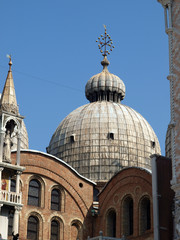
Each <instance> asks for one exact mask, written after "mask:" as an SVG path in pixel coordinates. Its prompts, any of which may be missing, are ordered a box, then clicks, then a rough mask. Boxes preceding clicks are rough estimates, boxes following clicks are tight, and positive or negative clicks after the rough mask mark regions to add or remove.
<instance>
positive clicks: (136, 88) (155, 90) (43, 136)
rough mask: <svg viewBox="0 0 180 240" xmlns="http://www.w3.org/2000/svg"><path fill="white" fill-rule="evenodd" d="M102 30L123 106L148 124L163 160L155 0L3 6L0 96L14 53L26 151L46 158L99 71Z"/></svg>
mask: <svg viewBox="0 0 180 240" xmlns="http://www.w3.org/2000/svg"><path fill="white" fill-rule="evenodd" d="M103 24H105V25H106V26H107V31H108V33H109V34H110V35H111V37H112V40H113V43H114V45H115V49H114V50H113V52H112V53H111V55H110V56H109V57H108V59H109V61H110V66H109V71H110V72H112V73H114V74H116V75H118V76H119V77H120V78H121V79H122V80H123V81H124V83H125V85H126V97H125V99H124V100H123V101H122V103H123V104H125V105H128V106H130V107H132V108H133V109H135V110H136V111H138V112H139V113H141V114H142V115H143V117H144V118H145V119H146V120H147V121H148V122H149V123H150V124H151V126H152V127H153V129H154V131H155V133H156V134H157V136H158V138H159V141H160V145H161V149H162V154H163V155H164V148H165V144H164V142H165V135H166V130H167V126H168V123H169V121H170V116H169V115H170V106H169V105H170V104H169V102H170V100H169V82H168V80H167V79H166V77H167V75H168V73H169V70H168V38H167V35H166V34H165V31H164V16H163V8H162V6H161V5H160V4H159V3H158V2H157V1H156V0H146V1H145V0H137V1H135V0H111V1H107V0H91V1H87V0H77V1H74V0H66V1H65V0H52V1H50V0H38V1H37V0H36V1H35V0H32V1H25V0H18V1H13V0H10V1H1V2H0V43H1V44H0V91H1V92H2V89H3V86H4V82H5V79H6V76H7V71H8V59H7V58H6V55H7V54H11V55H12V61H13V66H12V69H13V78H14V83H15V89H16V95H17V101H18V104H19V109H20V113H21V115H23V116H25V124H26V127H27V130H28V135H29V146H30V149H35V150H40V151H46V150H45V149H46V147H47V146H48V144H49V141H50V139H51V136H52V134H53V133H54V131H55V129H56V128H57V126H58V125H59V123H60V122H61V121H62V120H63V119H64V118H65V117H66V116H67V115H68V114H69V113H70V112H71V111H73V110H74V109H76V108H77V107H79V106H81V105H84V104H86V103H88V101H87V100H86V98H85V91H84V88H85V84H86V82H87V81H88V79H89V78H90V77H91V76H92V75H94V74H96V73H98V72H100V71H101V70H102V66H101V65H100V61H101V60H102V56H101V54H100V53H99V50H98V46H97V43H96V39H97V38H98V37H99V35H100V34H102V33H103V32H104V29H103Z"/></svg>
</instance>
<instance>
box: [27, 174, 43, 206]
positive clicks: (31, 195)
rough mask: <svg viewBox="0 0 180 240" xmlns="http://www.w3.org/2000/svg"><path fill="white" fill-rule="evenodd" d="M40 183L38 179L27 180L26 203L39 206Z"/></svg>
mask: <svg viewBox="0 0 180 240" xmlns="http://www.w3.org/2000/svg"><path fill="white" fill-rule="evenodd" d="M40 198H41V184H40V183H39V181H38V180H36V179H32V180H31V181H30V182H29V192H28V205H33V206H37V207H38V206H40Z"/></svg>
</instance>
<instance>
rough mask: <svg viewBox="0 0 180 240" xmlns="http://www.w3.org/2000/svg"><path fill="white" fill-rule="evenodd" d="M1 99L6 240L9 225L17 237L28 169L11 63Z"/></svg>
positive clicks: (0, 176) (1, 212) (0, 189)
mask: <svg viewBox="0 0 180 240" xmlns="http://www.w3.org/2000/svg"><path fill="white" fill-rule="evenodd" d="M9 58H10V60H9V71H8V75H7V78H6V82H5V85H4V89H3V93H2V96H1V99H0V222H1V224H0V233H1V237H2V238H3V239H7V238H8V235H12V232H11V233H10V232H9V234H8V226H10V225H11V229H13V232H14V234H18V229H19V214H20V211H21V209H22V194H21V190H20V175H21V173H22V172H23V170H24V169H25V168H24V167H22V166H20V145H21V135H22V134H21V131H22V123H23V118H24V117H22V116H21V115H20V114H19V109H18V105H17V101H16V94H15V88H14V82H13V76H12V70H11V66H12V61H11V57H9ZM14 138H16V143H17V144H16V162H15V163H14V162H12V161H11V150H12V146H13V142H14V141H13V139H14Z"/></svg>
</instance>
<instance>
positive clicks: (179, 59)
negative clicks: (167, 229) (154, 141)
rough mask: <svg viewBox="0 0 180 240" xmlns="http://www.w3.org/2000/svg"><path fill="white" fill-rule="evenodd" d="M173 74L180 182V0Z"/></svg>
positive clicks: (176, 11)
mask: <svg viewBox="0 0 180 240" xmlns="http://www.w3.org/2000/svg"><path fill="white" fill-rule="evenodd" d="M172 23H173V49H172V57H173V75H174V114H175V144H176V164H177V167H176V175H177V182H178V183H180V138H179V136H180V128H179V124H180V2H179V0H173V5H172Z"/></svg>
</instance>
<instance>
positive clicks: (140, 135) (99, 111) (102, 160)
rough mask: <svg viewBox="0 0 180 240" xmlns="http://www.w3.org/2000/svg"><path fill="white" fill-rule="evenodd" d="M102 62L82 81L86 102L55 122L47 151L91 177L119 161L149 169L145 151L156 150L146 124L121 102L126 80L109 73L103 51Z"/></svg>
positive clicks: (102, 176) (111, 170)
mask: <svg viewBox="0 0 180 240" xmlns="http://www.w3.org/2000/svg"><path fill="white" fill-rule="evenodd" d="M101 64H102V65H103V71H102V72H101V73H99V74H97V75H95V76H93V77H92V78H91V79H90V80H89V81H88V82H87V84H86V91H85V92H86V97H87V99H88V100H89V101H90V103H89V104H86V105H83V106H81V107H79V108H77V109H76V110H74V111H73V112H71V113H70V114H69V115H68V116H67V117H66V118H65V119H64V120H63V121H62V122H61V123H60V125H59V126H58V128H57V129H56V131H55V133H54V134H53V136H52V138H51V141H50V143H49V146H48V147H47V152H48V153H50V154H52V155H54V156H56V157H58V158H61V159H62V160H64V161H65V162H67V163H68V164H70V165H71V166H72V167H73V168H74V169H76V170H77V171H78V172H79V173H80V174H82V175H83V176H85V177H87V178H89V179H91V180H94V181H96V182H98V181H107V180H109V179H110V178H111V177H112V176H113V175H114V174H115V173H116V172H118V171H119V170H120V169H122V168H124V167H131V166H136V167H142V168H146V169H151V158H150V155H152V154H160V145H159V142H158V139H157V136H156V134H155V133H154V131H153V129H152V127H151V126H150V124H149V123H148V122H147V121H146V120H145V119H144V118H143V117H142V116H141V115H140V114H139V113H138V112H136V111H135V110H133V109H132V108H130V107H128V106H125V105H123V104H122V103H121V100H122V99H123V98H124V96H125V85H124V83H123V81H122V80H121V79H120V78H119V77H117V76H115V75H114V74H111V73H109V71H108V69H107V66H108V65H109V62H108V60H107V58H106V56H105V58H104V60H103V61H102V62H101Z"/></svg>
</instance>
